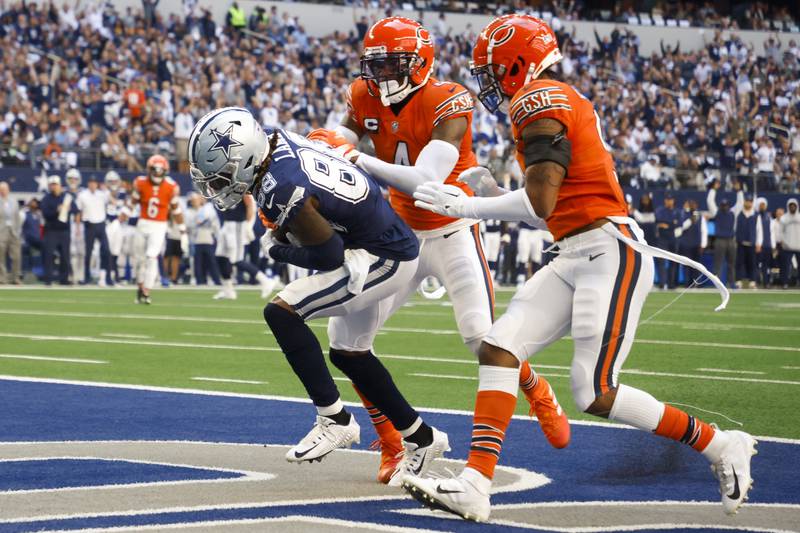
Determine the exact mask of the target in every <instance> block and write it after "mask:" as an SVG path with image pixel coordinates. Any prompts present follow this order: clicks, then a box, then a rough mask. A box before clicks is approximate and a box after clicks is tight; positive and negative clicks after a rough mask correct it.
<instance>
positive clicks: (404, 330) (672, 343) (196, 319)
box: [0, 310, 800, 352]
mask: <svg viewBox="0 0 800 533" xmlns="http://www.w3.org/2000/svg"><path fill="white" fill-rule="evenodd" d="M0 314H7V315H30V316H58V317H67V318H69V317H73V318H110V319H115V318H123V319H133V320H171V321H175V320H181V321H188V322H213V323H226V324H251V325H252V324H258V325H263V322H262V321H261V320H245V319H235V318H222V317H220V318H206V317H187V316H180V315H142V314H135V313H130V314H104V313H78V312H54V311H17V310H0ZM309 326H310V327H312V328H317V329H325V330H327V328H328V326H327V324H325V323H315V322H312V323H309ZM381 331H384V332H387V331H389V332H395V333H428V334H432V335H460V333H459V332H458V330H455V329H425V328H400V327H389V326H384V327H382V328H381ZM267 334H269V332H267ZM570 339H571V337H568V336H566V337H563V339H562V340H570ZM636 342H637V343H638V344H656V345H668V346H691V347H706V348H726V349H741V350H763V351H778V352H800V347H797V346H767V345H763V344H730V343H723V342H698V341H677V340H660V339H636ZM157 344H158V343H157Z"/></svg>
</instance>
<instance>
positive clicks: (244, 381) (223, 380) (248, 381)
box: [192, 376, 267, 385]
mask: <svg viewBox="0 0 800 533" xmlns="http://www.w3.org/2000/svg"><path fill="white" fill-rule="evenodd" d="M192 379H193V380H194V381H214V382H219V383H242V384H245V385H266V384H267V382H266V381H255V380H252V379H228V378H209V377H205V376H194V377H193V378H192Z"/></svg>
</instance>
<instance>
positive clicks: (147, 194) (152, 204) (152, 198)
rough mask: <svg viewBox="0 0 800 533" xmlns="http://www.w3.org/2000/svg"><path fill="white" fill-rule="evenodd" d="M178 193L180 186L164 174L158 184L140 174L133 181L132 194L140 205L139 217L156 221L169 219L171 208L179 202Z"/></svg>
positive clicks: (135, 201)
mask: <svg viewBox="0 0 800 533" xmlns="http://www.w3.org/2000/svg"><path fill="white" fill-rule="evenodd" d="M178 195H180V187H179V186H178V184H177V183H175V181H174V180H173V179H172V178H170V177H169V176H164V179H163V180H161V183H159V184H158V185H155V184H154V183H153V182H151V181H150V178H148V177H147V176H138V177H137V178H136V179H135V180H134V182H133V192H132V194H131V196H132V198H133V200H134V203H136V204H138V205H139V206H140V211H141V215H140V216H139V218H141V219H143V220H152V221H154V222H166V221H167V218H168V217H169V209H170V207H171V206H172V204H173V203H174V202H177V198H178Z"/></svg>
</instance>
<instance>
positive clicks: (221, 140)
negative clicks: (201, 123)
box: [208, 124, 244, 159]
mask: <svg viewBox="0 0 800 533" xmlns="http://www.w3.org/2000/svg"><path fill="white" fill-rule="evenodd" d="M231 131H233V124H231V125H230V126H228V129H226V130H225V131H224V132H222V133H220V132H218V131H217V130H214V129H212V130H211V134H212V135H213V136H214V146H212V147H211V148H209V150H208V151H209V152H214V151H216V150H222V151H223V152H224V153H225V157H226V158H228V159H230V158H231V148H235V147H237V146H244V145H243V144H242V143H240V142H239V141H237V140H236V139H234V138H233V137H231Z"/></svg>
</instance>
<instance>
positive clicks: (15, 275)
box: [0, 181, 22, 284]
mask: <svg viewBox="0 0 800 533" xmlns="http://www.w3.org/2000/svg"><path fill="white" fill-rule="evenodd" d="M10 193H11V188H10V187H9V186H8V183H6V182H5V181H0V284H3V283H14V284H18V283H20V279H21V272H22V268H21V257H22V241H21V240H20V236H21V235H22V217H21V216H20V211H19V204H18V203H17V201H16V200H15V199H13V198H12V197H11V194H10ZM7 263H10V264H11V271H10V272H9V271H8V270H7Z"/></svg>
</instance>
